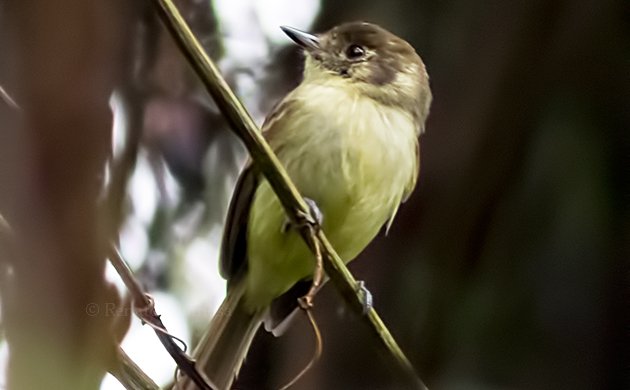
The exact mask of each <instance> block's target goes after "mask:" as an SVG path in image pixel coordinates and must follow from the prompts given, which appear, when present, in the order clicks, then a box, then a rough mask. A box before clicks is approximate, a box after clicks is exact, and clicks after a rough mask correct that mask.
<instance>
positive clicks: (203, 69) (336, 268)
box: [152, 0, 426, 389]
mask: <svg viewBox="0 0 630 390" xmlns="http://www.w3.org/2000/svg"><path fill="white" fill-rule="evenodd" d="M152 3H153V5H154V6H155V7H156V9H157V11H158V13H159V15H160V17H161V18H162V21H163V22H164V24H165V25H166V27H167V28H168V30H169V31H170V33H171V35H172V36H173V38H174V40H175V41H176V43H177V44H178V45H179V47H180V49H181V51H182V53H183V54H184V56H185V57H186V58H187V59H188V61H189V62H190V65H191V66H192V67H193V69H194V70H195V72H196V73H197V75H198V76H199V78H200V80H201V82H202V83H203V84H204V86H205V87H206V89H207V90H208V92H209V93H210V95H211V96H212V97H213V98H214V100H215V102H216V104H217V106H218V107H219V109H220V110H221V112H222V113H223V115H225V117H226V119H227V121H228V123H229V124H230V127H231V128H232V130H233V131H234V132H235V133H236V135H237V136H238V137H239V138H240V139H241V140H242V141H243V143H244V144H245V147H246V148H247V150H248V151H249V154H250V155H251V157H252V160H253V162H254V164H256V167H257V168H258V169H259V170H260V172H262V173H263V174H264V175H265V177H266V179H267V181H268V182H269V184H270V185H271V187H272V188H273V190H274V192H275V193H276V195H277V196H278V199H279V200H280V202H281V203H282V206H283V207H284V209H285V211H286V213H287V215H288V217H289V218H290V219H291V221H292V222H293V223H294V224H295V225H296V226H306V225H305V222H306V223H308V222H309V221H308V218H307V216H310V210H309V208H308V206H307V205H306V203H305V201H304V199H303V198H302V196H301V195H300V194H299V192H298V190H297V189H296V187H295V185H293V184H292V182H291V180H290V178H289V175H288V174H287V172H286V170H285V169H284V168H283V167H282V165H281V163H280V161H279V160H278V158H277V157H276V155H275V154H274V153H273V151H272V150H271V147H270V146H269V145H268V144H267V142H266V141H265V139H264V138H263V136H262V135H261V133H260V131H259V129H258V128H257V126H256V125H255V124H254V121H253V120H252V118H251V116H250V115H249V113H248V112H247V110H245V108H244V107H243V105H242V104H241V103H240V102H239V100H238V99H237V98H236V96H235V95H234V93H233V92H232V90H231V89H230V87H229V86H228V85H227V83H226V82H225V80H224V79H223V78H222V77H221V75H220V73H219V71H218V69H217V67H216V65H215V64H214V63H213V62H212V61H211V60H210V58H209V57H208V56H207V55H206V53H205V52H204V50H203V48H202V47H201V45H200V44H199V42H198V41H197V39H196V38H195V36H194V35H193V33H192V32H191V31H190V28H189V27H188V25H187V24H186V22H185V21H184V19H183V18H182V16H181V14H180V13H179V12H178V10H177V8H176V7H175V5H174V4H173V2H172V1H171V0H152ZM309 233H310V229H309V228H308V227H307V228H304V229H301V234H302V237H303V238H304V239H305V240H306V242H307V243H309V241H310V240H309V237H308V236H309ZM315 236H316V238H317V241H318V242H319V244H320V247H321V249H322V255H323V256H322V257H323V264H324V269H325V270H326V272H327V274H328V275H329V276H330V278H331V279H332V281H333V283H334V284H335V286H336V287H337V289H338V290H339V292H340V293H341V294H342V296H343V297H344V298H345V299H346V301H347V303H348V304H349V305H350V306H351V307H352V308H353V309H354V310H355V311H356V312H357V313H360V314H363V312H364V309H363V301H362V299H361V297H360V296H359V295H358V293H357V291H358V289H359V284H358V283H357V281H356V279H355V278H354V277H353V276H352V274H351V273H350V271H348V268H347V267H346V266H345V264H344V263H343V261H342V260H341V258H340V257H339V255H337V253H336V252H335V251H334V249H333V247H332V246H331V244H330V243H329V242H328V240H327V239H326V237H325V235H324V233H323V232H322V231H321V229H320V230H318V231H317V233H316V235H315ZM309 247H311V250H314V249H315V248H314V247H313V246H312V245H310V243H309ZM364 318H366V320H367V322H368V323H369V325H370V328H371V329H372V334H373V335H374V336H376V338H377V339H378V340H379V341H380V343H381V345H382V346H383V347H385V348H386V350H387V351H388V352H389V353H390V354H391V356H392V357H393V358H394V360H395V361H396V362H397V363H398V365H399V366H400V367H401V368H402V369H403V371H404V372H405V373H406V374H407V375H408V376H409V377H410V378H411V379H412V380H413V382H414V383H415V384H416V387H417V388H420V389H426V386H425V385H424V383H423V382H422V380H421V379H420V378H419V377H418V376H417V374H416V372H415V370H414V368H413V366H412V365H411V362H410V361H409V360H408V359H407V357H406V356H405V354H404V353H403V352H402V350H401V349H400V347H399V346H398V344H397V343H396V341H395V340H394V338H393V337H392V335H391V333H390V332H389V330H388V329H387V327H386V326H385V324H383V321H382V320H381V318H380V317H379V316H378V314H377V313H376V311H375V310H374V309H373V308H371V309H370V310H369V311H368V312H367V315H365V317H364Z"/></svg>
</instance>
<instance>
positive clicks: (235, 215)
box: [219, 94, 292, 286]
mask: <svg viewBox="0 0 630 390" xmlns="http://www.w3.org/2000/svg"><path fill="white" fill-rule="evenodd" d="M290 96H291V95H290V94H289V95H288V96H287V97H286V98H285V99H283V100H281V101H280V102H279V103H277V104H276V105H275V106H274V108H273V109H272V110H271V113H270V114H269V115H268V116H267V118H266V119H265V123H263V126H262V134H263V136H264V137H265V139H266V140H267V141H268V142H269V143H270V144H271V147H272V148H273V149H274V151H276V153H277V152H278V149H279V148H280V147H281V146H280V145H278V144H277V142H274V139H273V138H274V133H275V132H274V129H277V128H278V126H280V125H281V123H280V122H282V121H284V120H285V119H286V118H287V116H288V115H286V114H288V113H289V111H291V110H289V109H288V107H289V106H292V105H289V104H288V103H289V101H290ZM261 179H262V177H261V175H260V173H259V172H258V170H257V169H255V168H254V166H253V164H252V162H251V161H248V162H247V164H246V165H245V168H244V169H243V171H242V172H241V174H240V176H239V178H238V180H237V182H236V186H235V188H234V193H233V195H232V200H231V201H230V207H229V209H228V213H227V218H226V222H225V227H224V230H223V239H222V242H221V254H220V264H219V271H220V273H221V276H223V277H224V278H225V279H227V280H228V286H229V285H230V284H231V283H230V282H233V281H234V280H235V279H236V278H237V277H238V276H240V275H242V274H244V273H245V272H246V271H247V224H248V222H249V212H250V209H251V205H252V202H253V200H254V194H255V193H256V189H257V188H258V184H260V180H261Z"/></svg>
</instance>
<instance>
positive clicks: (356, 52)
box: [346, 45, 365, 60]
mask: <svg viewBox="0 0 630 390" xmlns="http://www.w3.org/2000/svg"><path fill="white" fill-rule="evenodd" d="M364 55H365V49H364V48H362V47H361V46H359V45H350V46H348V48H347V49H346V57H348V58H349V59H351V60H357V59H359V58H361V57H363V56H364Z"/></svg>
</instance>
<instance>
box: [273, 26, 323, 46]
mask: <svg viewBox="0 0 630 390" xmlns="http://www.w3.org/2000/svg"><path fill="white" fill-rule="evenodd" d="M280 28H281V29H282V31H284V33H285V34H287V35H288V36H289V38H291V39H292V40H293V42H295V43H297V44H298V45H300V46H302V47H303V48H304V49H306V50H309V51H310V50H315V49H319V38H317V37H316V36H315V35H313V34H309V33H306V32H304V31H300V30H298V29H296V28H293V27H287V26H280Z"/></svg>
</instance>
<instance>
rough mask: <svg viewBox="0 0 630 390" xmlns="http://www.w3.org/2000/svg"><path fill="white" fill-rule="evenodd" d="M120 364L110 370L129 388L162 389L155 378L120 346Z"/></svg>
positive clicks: (136, 389) (131, 389) (140, 389)
mask: <svg viewBox="0 0 630 390" xmlns="http://www.w3.org/2000/svg"><path fill="white" fill-rule="evenodd" d="M117 363H118V366H117V367H116V368H113V369H111V370H110V371H109V373H110V374H112V375H113V376H114V377H115V378H116V379H118V382H120V383H121V384H122V385H123V386H124V387H125V389H127V390H160V386H158V385H157V384H156V383H155V382H153V380H152V379H151V378H150V377H149V376H148V375H147V374H146V373H145V372H144V371H142V369H141V368H140V367H138V365H137V364H136V363H135V362H134V361H133V360H131V358H130V357H129V355H127V354H126V353H125V351H123V349H122V348H120V347H119V348H118V360H117Z"/></svg>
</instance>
